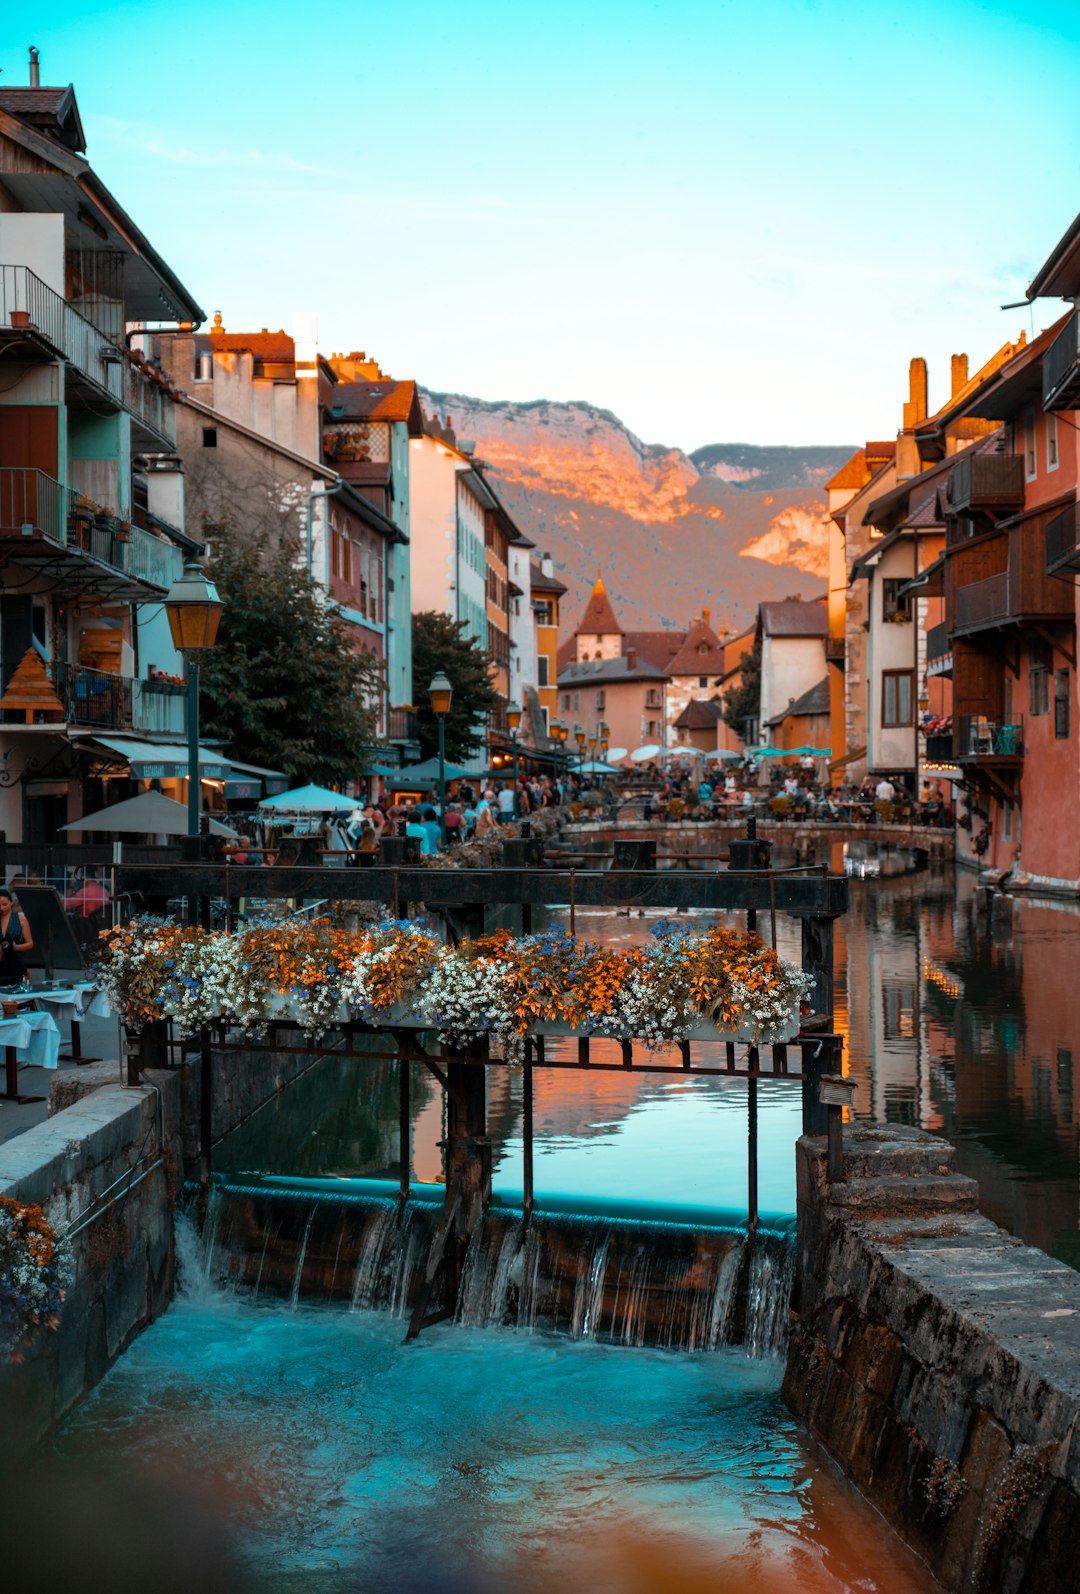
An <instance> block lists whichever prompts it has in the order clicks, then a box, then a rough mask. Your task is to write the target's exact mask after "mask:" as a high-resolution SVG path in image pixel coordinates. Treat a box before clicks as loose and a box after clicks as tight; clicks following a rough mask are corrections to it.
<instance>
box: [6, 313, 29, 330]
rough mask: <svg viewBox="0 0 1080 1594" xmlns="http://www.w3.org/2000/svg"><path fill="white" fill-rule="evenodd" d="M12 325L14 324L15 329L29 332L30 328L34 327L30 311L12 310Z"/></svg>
mask: <svg viewBox="0 0 1080 1594" xmlns="http://www.w3.org/2000/svg"><path fill="white" fill-rule="evenodd" d="M11 324H12V326H13V327H17V328H19V329H20V330H21V331H27V330H28V329H29V328H30V327H32V326H33V325H34V323H33V322H32V321H31V319H30V312H29V310H12V311H11Z"/></svg>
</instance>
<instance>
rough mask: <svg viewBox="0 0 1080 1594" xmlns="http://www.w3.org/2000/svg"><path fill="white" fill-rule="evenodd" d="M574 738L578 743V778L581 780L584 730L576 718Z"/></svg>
mask: <svg viewBox="0 0 1080 1594" xmlns="http://www.w3.org/2000/svg"><path fill="white" fill-rule="evenodd" d="M574 740H575V742H577V745H578V779H579V780H581V779H582V777H583V775H584V768H583V766H584V763H585V732H584V731H583V730H582V728H581V726H580V725H579V724H578V723H577V721H576V720H575V722H574Z"/></svg>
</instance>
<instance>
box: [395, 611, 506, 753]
mask: <svg viewBox="0 0 1080 1594" xmlns="http://www.w3.org/2000/svg"><path fill="white" fill-rule="evenodd" d="M412 660H413V702H414V703H415V704H416V710H417V721H418V724H419V731H420V746H421V748H422V749H423V755H424V757H425V758H432V757H434V756H435V754H436V753H437V752H438V750H439V732H438V725H437V722H436V719H435V716H434V714H433V713H432V712H431V707H430V705H429V703H428V696H427V688H428V682H429V681H430V680H431V678H432V676H433V675H436V674H437V673H438V671H439V670H442V671H443V673H444V674H445V675H446V676H447V678H448V679H449V681H450V684H451V686H452V687H453V688H454V695H453V698H452V699H451V701H450V712H449V714H448V715H447V716H446V757H447V761H448V763H451V764H455V763H460V762H461V760H462V759H464V758H468V757H469V755H470V754H472V753H474V752H476V751H477V749H478V748H479V747H481V746H482V745H483V741H484V728H485V725H486V722H487V717H488V715H489V714H490V713H491V712H492V710H493V709H494V708H495V707H496V706H497V704H498V701H499V698H498V694H497V693H496V691H495V688H494V687H493V686H492V684H491V678H490V675H489V674H488V668H489V667H488V661H487V657H486V655H485V653H484V650H483V648H482V647H481V646H480V643H479V642H477V641H476V640H475V639H474V638H473V637H470V636H468V635H466V629H465V621H464V620H451V618H450V616H449V615H448V614H438V613H436V612H434V611H433V610H426V611H424V612H422V613H420V614H414V615H413V620H412Z"/></svg>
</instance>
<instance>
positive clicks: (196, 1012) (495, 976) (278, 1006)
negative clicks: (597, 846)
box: [97, 919, 810, 1054]
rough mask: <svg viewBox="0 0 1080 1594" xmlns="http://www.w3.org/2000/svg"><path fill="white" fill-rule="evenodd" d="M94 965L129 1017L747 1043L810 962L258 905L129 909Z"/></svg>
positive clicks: (786, 1016)
mask: <svg viewBox="0 0 1080 1594" xmlns="http://www.w3.org/2000/svg"><path fill="white" fill-rule="evenodd" d="M97 977H98V980H99V982H100V984H101V987H102V989H103V990H104V992H105V993H106V995H107V996H108V998H109V1000H110V1002H111V1003H112V1005H113V1006H114V1007H115V1009H116V1010H117V1012H119V1013H120V1014H121V1015H122V1017H123V1019H124V1022H125V1023H126V1024H127V1025H128V1027H129V1028H131V1029H135V1030H138V1029H140V1028H142V1026H143V1025H145V1024H146V1023H147V1022H148V1021H150V1020H152V1019H157V1018H168V1019H172V1020H173V1021H174V1022H175V1023H177V1024H178V1025H179V1026H180V1028H181V1030H182V1031H183V1033H185V1034H193V1033H194V1032H195V1031H196V1030H197V1029H198V1028H199V1027H200V1026H201V1025H203V1024H207V1023H212V1022H213V1023H219V1022H220V1023H224V1024H228V1025H232V1026H236V1027H239V1028H241V1029H243V1030H245V1031H246V1032H248V1033H251V1034H257V1033H259V1032H260V1031H261V1030H263V1029H265V1027H266V1025H267V1024H268V1023H269V1021H270V1020H271V1019H272V1018H274V1017H275V1016H286V1015H288V1016H290V1017H295V1018H296V1020H297V1022H298V1023H299V1024H300V1025H301V1026H302V1027H303V1028H304V1029H305V1030H306V1031H307V1032H308V1033H309V1034H311V1035H312V1036H314V1037H318V1036H320V1035H322V1034H324V1033H325V1031H326V1030H327V1029H328V1028H330V1026H331V1025H333V1024H335V1023H337V1022H340V1021H342V1020H344V1019H356V1020H361V1021H363V1022H365V1023H369V1024H392V1023H400V1022H410V1023H415V1024H418V1025H421V1026H423V1027H425V1028H431V1029H435V1030H437V1031H438V1032H439V1036H440V1038H441V1039H442V1040H445V1041H448V1042H451V1043H453V1044H466V1043H467V1042H468V1041H470V1040H472V1039H474V1038H475V1037H477V1036H485V1035H486V1036H494V1037H497V1038H498V1039H499V1040H500V1041H501V1043H502V1044H503V1045H504V1046H505V1047H507V1048H508V1051H509V1052H510V1053H516V1054H520V1051H521V1045H522V1042H523V1039H524V1037H525V1035H526V1034H527V1033H528V1032H529V1031H530V1029H531V1028H532V1027H533V1026H535V1025H551V1024H556V1025H566V1026H568V1027H569V1028H570V1029H572V1030H573V1031H574V1032H576V1033H579V1034H583V1035H599V1036H611V1037H615V1038H629V1037H632V1036H637V1037H639V1038H641V1039H643V1040H645V1042H646V1043H647V1044H648V1045H650V1046H655V1045H659V1044H662V1043H668V1042H674V1041H681V1040H685V1039H686V1038H687V1036H688V1035H689V1033H690V1031H691V1029H692V1028H693V1027H694V1026H695V1025H697V1024H700V1023H702V1022H703V1021H704V1022H708V1023H711V1024H713V1025H714V1026H715V1027H716V1028H717V1029H718V1030H720V1031H723V1032H724V1033H726V1034H737V1035H738V1036H739V1037H740V1038H742V1039H744V1040H747V1041H753V1042H756V1043H764V1044H768V1043H769V1042H771V1041H779V1040H786V1039H790V1038H791V1037H792V1036H793V1035H794V1034H795V1033H796V1031H797V1029H798V1022H799V1012H800V1006H801V1003H802V1000H803V998H804V996H805V995H806V994H807V993H808V990H809V987H810V980H809V977H808V976H807V975H805V974H802V973H801V972H800V971H799V970H798V969H794V968H792V967H790V966H789V965H788V964H785V963H784V962H782V961H781V959H780V958H779V957H778V956H777V954H776V953H775V952H774V951H773V950H772V949H771V948H770V947H767V946H766V945H765V944H764V942H763V941H762V940H761V939H760V938H759V937H758V936H757V935H752V934H746V935H744V934H742V933H741V932H738V931H735V930H727V929H723V928H721V927H719V926H709V927H707V928H706V929H705V930H704V931H703V932H701V933H699V934H694V933H693V932H692V931H691V930H690V928H689V926H687V925H684V924H681V923H670V922H667V921H662V922H661V923H660V924H658V925H657V926H656V928H655V930H654V931H653V940H652V944H651V945H648V946H645V947H630V948H626V949H622V948H618V949H615V948H610V947H602V946H599V945H597V944H595V943H594V942H591V941H586V940H583V939H579V938H578V937H576V936H572V935H569V934H567V932H566V931H565V930H563V929H562V928H561V927H558V926H556V927H552V928H549V929H548V930H546V931H544V933H543V934H541V935H528V936H523V937H520V938H518V937H514V936H512V935H510V934H509V933H508V932H507V931H504V930H501V931H498V932H497V933H495V934H494V935H487V936H481V937H478V938H477V939H476V940H473V941H468V942H465V943H463V944H462V945H460V946H454V947H450V946H445V945H443V944H442V942H441V941H440V940H439V939H438V937H437V936H436V935H435V934H434V932H433V931H432V930H431V929H430V928H429V927H428V926H426V925H425V924H423V923H421V922H414V921H410V920H402V921H396V922H395V921H386V922H384V923H382V924H378V925H374V926H370V927H367V928H363V929H360V930H359V931H356V932H352V933H351V932H349V931H347V930H344V929H342V928H340V927H338V926H335V925H333V924H332V923H331V922H330V921H329V920H325V919H319V920H315V921H311V920H306V919H304V920H296V919H293V920H282V919H277V920H267V921H264V922H261V923H256V924H252V925H248V926H247V927H246V928H245V929H243V930H240V931H238V932H236V933H235V934H227V933H225V932H215V933H208V932H206V931H204V930H201V929H187V928H183V927H181V926H178V925H174V924H172V923H171V922H170V921H168V920H160V919H138V920H135V921H133V922H132V923H131V924H128V925H124V926H121V927H118V928H116V929H112V930H105V931H103V932H102V951H101V957H100V961H99V965H98V971H97Z"/></svg>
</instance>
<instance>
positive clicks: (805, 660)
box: [760, 636, 825, 735]
mask: <svg viewBox="0 0 1080 1594" xmlns="http://www.w3.org/2000/svg"><path fill="white" fill-rule="evenodd" d="M824 675H825V642H824V638H822V637H819V636H806V637H802V636H781V637H771V636H765V637H763V638H762V641H761V713H760V723H761V726H762V731H763V734H765V735H767V734H768V732H767V731H765V729H764V728H765V726H767V725H768V723H769V721H770V720H772V719H776V717H777V716H778V715H780V714H783V712H784V710H785V709H786V708H787V706H788V704H789V703H790V702H791V700H792V698H795V697H801V696H802V695H803V693H804V692H808V691H809V690H810V688H811V687H812V686H816V685H817V683H818V682H819V681H820V680H822V679H823V678H824Z"/></svg>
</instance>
